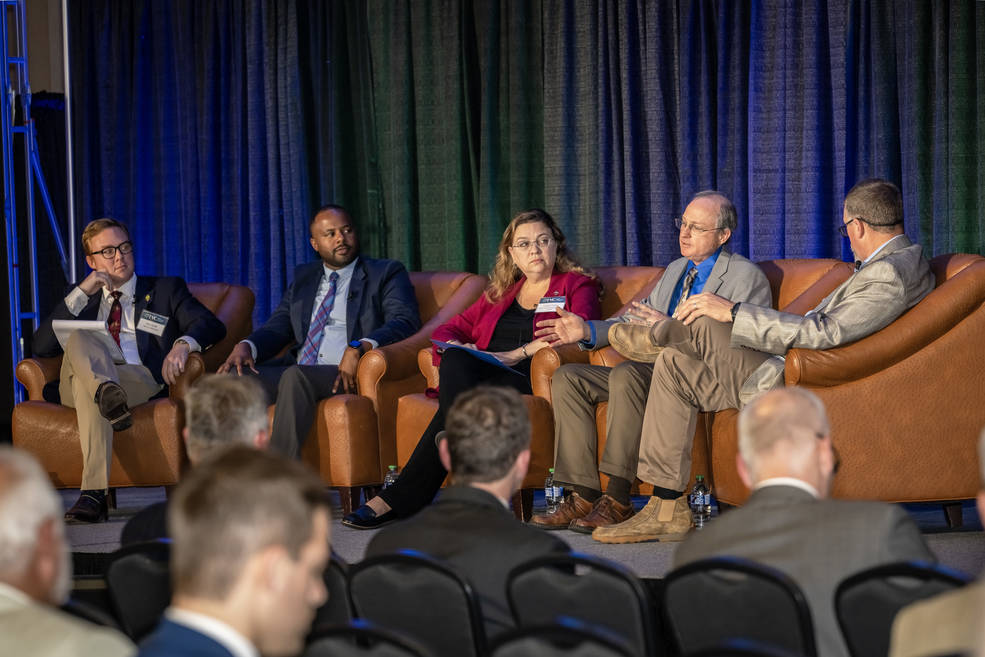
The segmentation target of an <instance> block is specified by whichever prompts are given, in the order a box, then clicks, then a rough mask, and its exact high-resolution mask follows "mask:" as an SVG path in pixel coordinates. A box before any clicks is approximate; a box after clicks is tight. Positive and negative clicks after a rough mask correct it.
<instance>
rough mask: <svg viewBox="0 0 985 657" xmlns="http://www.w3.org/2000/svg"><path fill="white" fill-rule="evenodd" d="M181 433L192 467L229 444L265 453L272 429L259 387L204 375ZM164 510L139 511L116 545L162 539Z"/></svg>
mask: <svg viewBox="0 0 985 657" xmlns="http://www.w3.org/2000/svg"><path fill="white" fill-rule="evenodd" d="M181 435H182V438H184V441H185V451H187V452H188V460H189V461H190V462H191V464H192V465H193V466H194V465H195V464H197V463H199V462H200V461H203V460H204V459H205V458H206V457H207V456H209V455H210V454H212V453H214V452H215V451H217V450H219V449H225V448H226V447H229V446H230V445H248V446H251V447H256V448H257V449H266V448H267V444H268V443H269V442H270V431H269V423H268V420H267V400H266V397H265V395H264V392H263V388H262V386H261V385H260V383H259V382H258V381H257V380H256V379H253V378H251V377H237V376H232V375H228V374H218V375H216V374H207V375H205V376H203V377H202V378H200V379H199V380H198V381H196V382H195V383H194V385H192V386H191V388H189V389H188V392H187V394H186V395H185V428H184V429H183V430H182V433H181ZM167 509H168V505H167V502H158V503H156V504H152V505H150V506H149V507H147V508H145V509H142V510H141V511H140V512H139V513H137V514H136V515H135V516H134V517H133V518H131V519H130V520H128V521H127V524H126V525H125V526H124V527H123V533H122V535H121V537H120V543H121V544H122V545H129V544H131V543H139V542H142V541H150V540H154V539H157V538H164V537H166V536H167V535H168V533H167Z"/></svg>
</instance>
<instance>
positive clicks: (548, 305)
mask: <svg viewBox="0 0 985 657" xmlns="http://www.w3.org/2000/svg"><path fill="white" fill-rule="evenodd" d="M564 301H565V298H564V297H543V298H542V299H541V300H540V303H538V304H537V310H535V311H534V312H535V313H536V314H538V315H539V314H540V313H552V312H555V311H556V310H557V309H558V308H564Z"/></svg>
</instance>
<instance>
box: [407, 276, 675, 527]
mask: <svg viewBox="0 0 985 657" xmlns="http://www.w3.org/2000/svg"><path fill="white" fill-rule="evenodd" d="M594 271H595V273H596V275H597V276H598V277H599V280H600V281H601V283H602V290H603V295H602V315H603V316H604V317H608V316H610V315H614V314H616V313H617V312H619V311H620V310H622V309H624V308H626V307H627V306H628V305H629V303H630V302H631V301H635V300H639V299H642V298H644V297H646V295H647V294H649V292H650V290H651V289H652V288H653V286H654V285H655V284H656V282H657V280H658V279H659V278H660V276H661V275H662V274H663V268H662V267H599V268H597V269H595V270H594ZM562 362H588V352H587V351H581V350H580V349H578V347H577V346H575V345H567V346H565V347H561V348H560V349H550V348H548V349H541V350H540V351H538V352H537V353H536V354H535V355H534V357H533V360H532V362H531V364H530V379H531V387H532V389H533V394H532V395H524V401H525V402H526V404H527V410H528V412H529V413H530V423H531V429H532V432H531V440H530V467H529V469H528V470H527V476H526V478H525V479H524V481H523V491H522V494H521V501H522V515H523V518H524V519H529V518H530V512H531V505H532V502H533V491H534V489H537V488H540V487H542V486H543V485H544V479H545V478H546V477H547V472H548V469H550V468H551V467H553V465H554V412H553V410H552V408H551V376H552V375H553V373H554V370H555V369H557V368H558V366H559V365H560V364H561V363H562ZM417 364H418V367H419V368H420V371H421V372H422V373H423V374H424V376H425V377H426V378H427V382H428V383H427V385H428V387H429V388H437V387H438V368H437V367H435V366H434V365H433V363H432V361H431V349H430V347H427V348H425V349H421V350H420V352H419V353H418V354H417ZM437 411H438V400H437V399H433V398H430V397H427V396H426V395H424V394H411V395H405V396H403V397H401V398H400V400H399V402H398V404H397V441H396V442H397V445H396V461H395V462H392V463H394V464H396V465H400V466H403V465H404V464H406V463H407V461H408V460H409V459H410V455H411V453H412V452H413V451H414V447H415V446H416V445H417V441H418V440H419V439H420V437H421V435H422V434H423V433H424V430H425V429H426V428H427V425H428V424H429V423H430V422H431V418H433V417H434V414H435V413H437ZM515 502H516V501H515ZM518 515H519V514H518Z"/></svg>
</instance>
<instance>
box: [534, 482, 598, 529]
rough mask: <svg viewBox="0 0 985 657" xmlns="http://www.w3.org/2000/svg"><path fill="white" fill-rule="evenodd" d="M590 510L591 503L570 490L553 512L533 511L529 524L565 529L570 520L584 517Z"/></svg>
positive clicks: (542, 527) (544, 527) (543, 527)
mask: <svg viewBox="0 0 985 657" xmlns="http://www.w3.org/2000/svg"><path fill="white" fill-rule="evenodd" d="M591 511H592V503H591V502H589V501H588V500H586V499H585V498H584V497H582V496H581V495H579V494H578V493H576V492H574V491H571V492H570V493H568V494H567V495H565V496H564V501H562V502H561V505H560V506H558V508H557V510H556V511H555V512H554V513H535V514H534V515H533V516H532V517H531V518H530V524H531V525H533V526H534V527H540V528H541V529H567V528H568V525H570V524H571V521H572V520H576V519H578V518H584V517H585V516H587V515H588V514H589V513H590V512H591Z"/></svg>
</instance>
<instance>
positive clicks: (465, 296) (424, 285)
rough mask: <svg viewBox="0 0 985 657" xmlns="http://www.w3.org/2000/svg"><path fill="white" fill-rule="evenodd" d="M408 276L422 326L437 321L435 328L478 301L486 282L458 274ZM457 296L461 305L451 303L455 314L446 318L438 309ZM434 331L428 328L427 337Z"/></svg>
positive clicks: (413, 273)
mask: <svg viewBox="0 0 985 657" xmlns="http://www.w3.org/2000/svg"><path fill="white" fill-rule="evenodd" d="M408 273H409V275H410V282H411V285H413V286H414V296H415V297H417V310H418V312H419V313H420V315H421V324H422V325H423V324H428V323H430V322H432V320H437V321H436V323H434V328H437V327H438V326H440V325H441V324H444V323H445V322H447V321H448V320H449V319H451V316H452V315H454V314H458V313H459V312H461V310H462V309H464V308H467V307H468V306H469V305H470V304H471V303H472V302H473V301H475V300H476V299H478V298H479V295H480V294H482V291H483V290H484V289H485V288H486V284H487V283H488V282H489V281H488V279H487V278H486V277H485V276H480V275H478V274H470V273H468V272H460V271H412V272H408ZM456 296H461V297H462V300H463V303H460V304H453V305H454V306H455V310H454V312H451V313H448V314H447V316H445V315H443V314H442V313H441V310H442V309H443V308H445V306H447V305H448V302H449V301H451V300H452V298H453V297H456ZM433 330H434V329H431V330H430V331H429V334H430V333H431V332H433Z"/></svg>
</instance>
